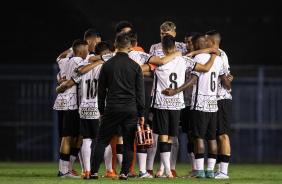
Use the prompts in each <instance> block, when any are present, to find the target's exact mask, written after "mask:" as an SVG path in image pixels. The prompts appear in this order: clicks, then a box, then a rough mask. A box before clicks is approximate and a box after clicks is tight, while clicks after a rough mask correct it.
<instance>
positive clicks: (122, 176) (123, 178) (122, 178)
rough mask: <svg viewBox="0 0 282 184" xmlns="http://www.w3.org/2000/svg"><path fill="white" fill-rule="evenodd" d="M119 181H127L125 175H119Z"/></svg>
mask: <svg viewBox="0 0 282 184" xmlns="http://www.w3.org/2000/svg"><path fill="white" fill-rule="evenodd" d="M119 180H128V178H127V176H126V175H125V174H120V175H119Z"/></svg>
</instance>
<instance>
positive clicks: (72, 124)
mask: <svg viewBox="0 0 282 184" xmlns="http://www.w3.org/2000/svg"><path fill="white" fill-rule="evenodd" d="M72 50H73V56H74V57H72V58H71V59H70V60H68V59H65V61H64V73H65V75H66V78H67V79H70V78H71V76H72V75H73V74H74V71H75V70H77V69H78V68H79V67H80V66H83V65H84V59H86V56H87V53H88V45H87V42H85V41H83V40H76V41H74V43H73V45H72ZM62 96H64V100H63V106H65V107H66V112H65V116H64V122H63V132H62V137H63V138H62V142H61V148H60V162H59V173H58V176H59V177H75V175H74V174H73V173H71V172H70V171H69V170H71V169H70V167H71V166H70V165H71V164H70V155H71V154H72V155H76V156H77V155H78V152H79V147H80V146H78V144H79V143H80V141H81V140H80V139H81V138H80V137H79V136H78V134H79V132H78V129H79V114H78V105H77V89H76V86H73V87H71V88H70V89H68V90H66V91H65V92H64V93H63V94H62Z"/></svg>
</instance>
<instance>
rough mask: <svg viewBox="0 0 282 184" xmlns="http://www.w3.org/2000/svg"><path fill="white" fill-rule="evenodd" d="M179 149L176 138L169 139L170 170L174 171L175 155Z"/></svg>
mask: <svg viewBox="0 0 282 184" xmlns="http://www.w3.org/2000/svg"><path fill="white" fill-rule="evenodd" d="M178 149H179V142H178V136H175V137H172V139H171V152H170V169H172V170H175V166H176V161H177V155H178Z"/></svg>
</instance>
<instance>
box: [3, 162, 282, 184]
mask: <svg viewBox="0 0 282 184" xmlns="http://www.w3.org/2000/svg"><path fill="white" fill-rule="evenodd" d="M157 166H158V165H157V164H156V165H155V166H154V168H155V170H156V168H157ZM135 168H136V169H135V171H136V172H138V171H139V169H138V165H136V166H135ZM74 169H76V170H77V171H78V173H79V172H80V171H81V169H80V165H79V163H75V165H74ZM188 169H190V165H189V164H177V166H176V171H177V174H178V175H179V176H182V175H186V174H187V172H188ZM118 171H119V167H118ZM57 172H58V164H56V163H13V162H11V163H10V162H9V163H7V162H1V163H0V184H6V183H11V184H12V183H13V184H14V183H21V184H33V183H34V184H41V183H99V184H100V183H101V184H103V183H107V184H108V183H116V184H118V183H127V184H131V183H145V184H149V183H155V184H159V183H164V184H165V183H189V184H190V183H191V184H194V183H224V184H229V183H230V184H233V183H248V184H260V183H273V184H278V183H281V184H282V165H281V164H276V165H256V164H253V165H250V164H248V165H247V164H246V165H244V164H240V165H239V164H231V165H230V168H229V176H230V179H229V180H214V179H182V178H177V179H165V178H162V179H157V178H153V179H147V178H146V179H138V178H129V181H119V180H118V179H109V178H100V179H99V180H98V181H97V180H90V181H85V180H83V179H80V178H79V179H77V178H57V177H56V175H57ZM105 173H106V170H105V166H104V165H101V168H100V172H99V175H104V174H105Z"/></svg>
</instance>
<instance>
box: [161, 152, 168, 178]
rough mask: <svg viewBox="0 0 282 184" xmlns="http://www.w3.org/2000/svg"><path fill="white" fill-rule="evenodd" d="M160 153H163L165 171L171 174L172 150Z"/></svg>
mask: <svg viewBox="0 0 282 184" xmlns="http://www.w3.org/2000/svg"><path fill="white" fill-rule="evenodd" d="M160 155H161V160H162V162H163V164H164V167H165V172H166V174H169V172H170V152H162V153H160Z"/></svg>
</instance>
